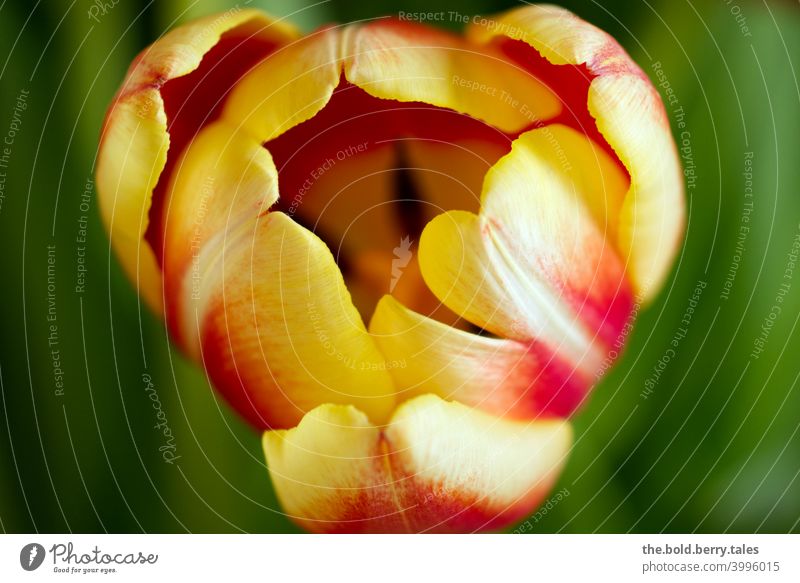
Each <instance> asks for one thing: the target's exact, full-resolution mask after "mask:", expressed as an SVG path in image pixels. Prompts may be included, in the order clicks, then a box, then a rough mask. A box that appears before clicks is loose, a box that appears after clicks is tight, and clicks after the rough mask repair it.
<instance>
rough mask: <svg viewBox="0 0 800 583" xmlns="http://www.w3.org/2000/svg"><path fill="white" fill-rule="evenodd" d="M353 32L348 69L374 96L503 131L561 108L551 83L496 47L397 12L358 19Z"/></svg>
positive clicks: (526, 124) (352, 79) (516, 128)
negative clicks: (400, 17) (402, 18)
mask: <svg viewBox="0 0 800 583" xmlns="http://www.w3.org/2000/svg"><path fill="white" fill-rule="evenodd" d="M349 35H350V36H349V39H348V40H349V44H348V45H347V47H346V52H347V55H348V59H347V61H346V63H345V76H346V77H347V80H348V81H350V82H351V83H354V84H356V85H358V86H359V87H362V88H363V89H364V90H365V91H367V92H368V93H370V94H371V95H374V96H375V97H381V98H384V99H395V100H398V101H421V102H424V103H430V104H432V105H436V106H439V107H447V108H450V109H453V110H455V111H458V112H460V113H465V114H468V115H470V116H472V117H475V118H477V119H481V120H484V121H486V122H488V123H490V124H492V125H494V126H495V127H497V128H499V129H501V130H503V131H506V132H518V131H521V130H522V129H524V128H526V127H529V126H530V125H531V124H533V123H534V122H535V121H537V120H545V119H549V118H552V117H554V116H555V115H557V114H558V113H559V111H560V110H561V104H560V102H559V100H558V98H557V97H556V96H555V95H554V94H553V93H552V91H550V89H548V88H547V87H546V86H545V85H544V84H542V83H541V82H539V80H538V79H536V77H534V76H532V75H531V74H529V73H528V72H527V71H525V70H524V69H522V68H521V67H518V66H516V65H514V64H512V63H510V62H509V60H508V59H507V58H506V57H505V56H504V55H503V54H502V53H501V52H500V51H498V50H496V49H494V48H492V47H487V46H478V45H475V44H472V43H470V42H468V41H466V40H465V39H463V38H461V37H458V36H456V35H453V34H449V33H446V32H444V31H441V30H437V29H435V28H433V27H428V26H422V25H418V24H413V23H408V22H399V21H392V20H381V21H375V22H371V23H368V24H364V25H361V26H358V27H354V28H353V29H352V30H350V31H349Z"/></svg>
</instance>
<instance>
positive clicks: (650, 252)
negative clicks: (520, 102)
mask: <svg viewBox="0 0 800 583" xmlns="http://www.w3.org/2000/svg"><path fill="white" fill-rule="evenodd" d="M467 35H468V37H469V38H471V39H473V40H474V41H476V42H479V43H488V42H489V41H491V40H493V39H496V38H497V37H503V36H505V37H507V38H511V39H516V40H519V41H521V42H524V43H526V44H528V45H530V46H531V47H533V48H534V49H536V51H538V52H539V53H540V54H541V55H542V56H544V57H545V58H546V59H547V60H548V61H549V62H550V63H553V64H556V65H585V66H586V68H587V69H588V71H589V73H590V74H591V75H592V76H593V77H594V78H593V80H592V82H591V85H590V87H589V93H588V104H587V106H588V108H589V111H590V113H591V114H592V116H593V117H594V118H595V119H596V122H597V127H598V129H599V131H600V133H601V134H602V135H603V136H604V137H605V139H606V140H607V141H608V143H609V144H610V145H611V147H612V148H613V149H614V151H615V152H616V154H617V156H619V159H620V160H621V161H622V163H623V164H624V165H625V167H626V168H627V169H628V172H629V173H630V176H631V185H630V189H629V191H628V193H627V195H626V197H625V199H624V203H623V205H622V208H621V212H620V217H619V226H618V229H617V232H618V247H619V248H620V249H621V254H622V258H623V260H624V261H626V263H628V271H629V273H630V277H631V279H632V280H633V282H634V285H635V289H636V291H637V292H640V293H641V294H642V296H643V297H644V298H651V297H652V296H653V295H654V294H655V293H656V292H657V291H658V289H659V288H660V285H661V283H662V282H663V280H664V278H665V277H666V275H667V272H668V271H669V268H670V266H671V264H672V260H673V258H674V256H675V253H676V251H677V248H678V245H679V243H680V239H681V237H682V233H683V225H684V222H685V203H684V199H683V178H682V176H681V169H680V163H679V161H678V156H677V152H676V149H675V144H674V142H673V140H672V136H671V133H670V128H669V123H668V120H667V117H666V114H665V112H664V106H663V104H662V102H661V99H660V97H659V95H658V92H657V91H656V90H655V88H654V87H653V86H652V84H651V83H650V81H649V80H648V79H647V76H646V75H645V74H644V73H643V72H642V71H641V69H639V67H638V66H637V65H636V64H635V63H634V62H633V61H632V60H631V59H630V57H629V56H628V55H627V54H626V53H625V51H624V50H623V49H622V48H621V47H620V46H619V44H618V43H617V42H616V41H615V40H614V39H613V38H611V37H610V36H609V35H608V34H606V33H605V32H603V31H601V30H599V29H597V28H596V27H594V26H592V25H590V24H588V23H587V22H584V21H583V20H581V19H580V18H578V17H577V16H575V15H574V14H572V13H570V12H569V11H567V10H565V9H562V8H559V7H555V6H525V7H521V8H518V9H515V10H511V11H509V12H506V13H504V14H501V15H499V16H498V17H496V18H494V19H485V20H484V21H479V22H478V23H477V24H475V25H473V26H471V27H470V28H469V29H468V31H467ZM520 64H521V65H522V66H524V65H525V63H520Z"/></svg>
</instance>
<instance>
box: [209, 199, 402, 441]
mask: <svg viewBox="0 0 800 583" xmlns="http://www.w3.org/2000/svg"><path fill="white" fill-rule="evenodd" d="M217 244H218V245H219V247H220V248H221V253H220V254H219V255H218V256H217V257H215V258H211V257H209V258H208V262H207V263H203V264H201V266H200V270H201V271H200V277H201V278H202V280H201V281H200V282H199V288H200V300H199V302H198V305H197V308H196V322H197V324H196V325H197V326H198V334H199V337H200V344H201V357H202V359H203V362H204V364H205V368H206V371H207V372H208V375H209V377H210V378H211V380H212V382H213V383H214V385H215V386H216V387H217V388H218V389H219V390H220V391H221V392H222V393H223V394H224V395H225V396H226V397H227V398H228V399H229V400H230V401H231V402H232V404H233V405H234V406H235V407H236V409H237V410H238V411H239V412H240V413H241V414H242V415H244V416H245V417H246V418H247V419H248V420H250V421H251V422H252V423H253V424H254V425H255V426H256V427H260V428H267V427H269V428H273V429H275V428H286V427H293V426H295V425H297V423H299V421H300V419H302V418H303V416H304V415H305V414H306V413H307V412H308V411H310V410H312V409H314V408H315V407H317V406H319V405H321V404H324V403H339V404H353V405H356V406H358V407H359V409H361V410H362V411H364V412H365V413H366V414H368V415H369V417H370V419H372V420H373V421H374V422H376V423H381V422H384V421H385V420H386V419H388V417H389V415H390V414H391V411H392V410H393V409H394V406H395V396H394V385H393V383H392V380H391V377H390V376H389V374H388V372H387V371H386V369H385V368H386V367H385V365H384V358H383V355H382V354H381V353H380V351H379V350H378V348H377V346H376V345H375V342H374V341H373V339H372V338H371V337H370V336H369V334H368V333H367V331H366V328H365V326H364V323H363V321H362V320H361V316H360V314H359V313H358V311H357V310H356V309H355V307H354V306H353V303H352V301H351V299H350V294H349V293H348V291H347V288H346V287H345V285H344V280H343V279H342V274H341V272H340V271H339V268H338V267H337V265H336V263H335V261H334V259H333V256H332V255H331V252H330V251H329V250H328V248H327V247H326V246H325V244H324V243H323V242H322V241H321V240H320V239H319V238H318V237H317V236H316V235H314V234H313V233H311V232H310V231H308V230H306V229H305V228H303V227H301V226H299V225H298V224H297V223H295V222H294V221H292V220H291V219H290V218H289V217H287V216H286V215H284V214H283V213H280V212H271V213H268V214H265V215H263V216H261V217H259V218H258V220H255V221H247V222H244V223H242V224H241V225H239V226H237V227H236V228H235V229H233V230H232V231H231V232H228V233H226V234H225V236H224V238H223V240H221V241H217ZM204 259H205V258H204Z"/></svg>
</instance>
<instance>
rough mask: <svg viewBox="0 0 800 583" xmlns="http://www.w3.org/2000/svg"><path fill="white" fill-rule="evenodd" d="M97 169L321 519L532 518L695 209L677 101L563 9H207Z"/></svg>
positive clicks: (190, 343)
mask: <svg viewBox="0 0 800 583" xmlns="http://www.w3.org/2000/svg"><path fill="white" fill-rule="evenodd" d="M97 187H98V190H99V193H100V200H101V208H102V216H103V219H104V222H105V224H106V226H107V230H108V233H109V236H110V238H111V242H112V244H113V247H114V249H115V250H116V253H117V254H118V256H119V259H120V262H121V264H122V267H123V268H124V270H125V271H126V273H127V275H128V276H129V277H130V278H131V280H132V281H133V282H134V283H135V285H136V287H137V290H138V292H139V294H140V295H141V297H142V298H143V299H144V300H145V302H146V303H147V304H148V305H149V306H150V307H151V308H152V310H153V311H154V312H155V313H156V314H159V315H161V316H162V317H163V318H164V320H165V322H166V324H167V326H168V328H169V330H170V333H171V336H172V338H173V339H174V341H175V342H176V343H177V344H178V345H179V346H180V348H181V349H182V351H183V352H184V353H185V354H186V355H188V357H189V358H191V359H193V360H195V361H197V362H198V363H200V364H202V366H203V367H204V369H205V371H206V373H207V375H208V377H209V379H210V380H211V382H212V384H213V385H214V386H215V388H216V389H217V390H218V391H219V392H220V393H221V394H222V395H223V396H224V397H225V398H226V399H227V400H228V401H229V402H230V404H231V405H232V406H233V407H234V408H235V409H236V410H237V411H238V412H239V413H240V414H241V415H242V416H243V417H244V418H245V419H246V420H248V421H249V422H250V423H251V424H252V425H253V426H255V427H256V428H257V429H259V430H263V431H264V433H263V447H264V451H265V454H266V460H267V465H268V468H269V472H270V475H271V477H272V481H273V484H274V486H275V489H276V492H277V494H278V497H279V499H280V501H281V503H282V505H283V508H284V510H285V511H286V513H287V514H288V515H289V516H290V517H291V518H292V519H293V520H295V521H296V522H297V523H299V524H300V525H302V526H303V527H305V528H306V529H308V530H311V531H316V532H398V531H399V532H430V531H446V532H473V531H481V530H496V529H500V528H503V527H505V526H507V525H509V524H511V523H512V522H514V521H517V520H520V519H521V518H523V517H525V516H526V515H528V514H529V513H531V512H532V511H533V510H535V508H536V507H537V506H538V505H539V504H540V503H542V501H543V500H544V498H545V497H546V496H547V493H548V491H549V490H550V489H551V488H552V487H553V485H554V484H555V482H556V480H557V479H558V476H559V473H560V470H561V468H562V467H563V465H564V463H565V460H566V458H567V456H568V454H569V451H570V448H571V445H572V429H571V424H570V417H571V415H572V414H573V413H574V412H575V411H576V410H577V409H578V407H579V406H580V405H581V404H582V403H583V402H584V401H585V399H586V397H587V395H588V394H589V391H590V389H591V388H592V386H593V385H594V384H595V383H596V382H597V380H598V379H599V378H600V377H601V376H602V374H603V373H604V372H605V371H606V370H607V369H608V368H609V366H610V365H611V363H612V362H613V361H614V360H615V359H616V357H617V356H618V355H619V354H620V352H621V351H622V348H623V346H624V344H625V341H626V338H627V335H628V333H629V331H630V328H631V323H632V321H633V319H634V317H635V315H636V314H637V313H638V308H639V306H640V304H642V303H647V302H648V301H649V300H650V299H651V298H652V297H653V296H654V294H655V293H656V292H657V291H658V289H659V287H660V286H661V285H662V283H663V281H664V279H665V278H666V276H667V274H668V271H669V269H670V266H671V263H672V260H673V258H674V255H675V253H676V249H677V247H678V245H679V241H680V238H681V236H682V229H683V221H684V203H683V192H682V179H681V173H680V167H679V163H678V160H677V155H676V149H675V146H674V142H673V141H672V138H671V134H670V130H669V126H668V121H667V118H666V115H665V111H664V107H663V104H662V102H661V100H660V98H659V96H658V93H657V92H656V90H655V89H654V87H653V86H652V85H651V83H650V82H649V80H648V79H647V77H646V76H645V74H644V73H643V72H642V71H641V70H640V69H639V68H638V67H637V65H636V64H634V63H633V61H632V60H631V59H630V57H629V56H628V55H627V54H626V53H625V52H624V50H623V49H622V48H621V47H620V46H619V44H617V42H616V41H614V40H613V39H612V38H611V37H610V36H609V35H607V34H606V33H604V32H602V31H600V30H598V29H597V28H595V27H593V26H592V25H590V24H588V23H586V22H584V21H582V20H580V19H579V18H577V17H576V16H574V15H573V14H571V13H569V12H567V11H566V10H563V9H560V8H555V7H550V6H526V7H522V8H519V9H515V10H512V11H510V12H507V13H505V14H502V15H500V16H497V17H496V18H486V17H480V18H475V19H472V20H471V23H470V24H469V25H468V27H467V30H466V31H465V34H464V35H463V36H460V35H455V34H451V33H449V32H444V31H441V30H437V29H435V28H432V27H428V26H426V25H422V24H419V23H413V22H405V21H401V20H396V19H385V20H376V21H371V22H363V23H356V24H352V25H347V26H341V27H333V26H332V27H325V28H322V29H319V30H317V31H316V32H314V33H312V34H309V35H307V36H302V35H301V34H299V33H298V31H296V30H295V29H294V28H293V27H292V26H291V25H289V24H287V23H286V22H284V21H282V20H275V19H272V18H270V17H268V16H265V15H263V14H262V13H260V12H257V11H252V10H233V11H229V12H227V13H225V14H222V15H219V16H212V17H209V18H206V19H202V20H198V21H195V22H192V23H189V24H186V25H184V26H181V27H179V28H177V29H175V30H173V31H171V32H169V33H168V34H166V35H165V36H163V37H162V38H161V39H160V40H158V41H157V42H156V43H155V44H153V45H152V46H151V47H149V48H148V49H146V50H145V51H144V52H143V53H141V54H140V55H139V57H138V58H137V59H136V60H135V61H134V63H133V64H132V66H131V68H130V70H129V72H128V75H127V77H126V79H125V81H124V82H123V84H122V87H121V89H120V90H119V92H118V94H117V96H116V97H115V99H114V101H113V103H112V105H111V107H110V110H109V112H108V114H107V118H106V120H105V124H104V129H103V133H102V138H101V144H100V150H99V157H98V166H97ZM365 322H368V325H366V324H365Z"/></svg>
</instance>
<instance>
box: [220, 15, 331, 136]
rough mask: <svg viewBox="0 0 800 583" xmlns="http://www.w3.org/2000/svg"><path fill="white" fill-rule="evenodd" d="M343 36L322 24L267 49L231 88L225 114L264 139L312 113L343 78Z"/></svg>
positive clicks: (319, 108)
mask: <svg viewBox="0 0 800 583" xmlns="http://www.w3.org/2000/svg"><path fill="white" fill-rule="evenodd" d="M340 36H341V34H340V32H339V30H338V29H335V28H329V29H322V30H319V31H317V32H314V33H312V34H310V35H308V36H306V37H303V38H301V39H299V40H297V41H295V42H293V43H291V44H288V45H286V46H284V47H281V48H280V49H278V50H277V51H275V52H274V53H272V54H271V55H269V56H268V57H267V58H266V59H264V60H263V61H262V62H261V63H260V64H259V65H258V66H256V67H254V68H253V69H252V70H251V71H250V72H249V73H248V74H247V75H245V76H244V77H243V78H242V79H241V80H240V81H239V82H238V83H237V84H236V87H234V88H233V90H232V91H231V93H230V96H229V97H228V100H227V102H226V104H225V109H224V112H223V114H222V115H223V117H224V118H225V119H226V120H227V121H228V122H229V123H230V124H231V125H234V126H237V127H238V126H241V127H243V128H245V129H246V130H247V131H249V132H250V133H251V134H252V135H253V136H254V137H255V138H256V139H257V140H258V141H260V142H266V141H268V140H271V139H273V138H275V137H276V136H278V135H280V134H282V133H284V132H285V131H287V130H288V129H290V128H292V127H294V126H296V125H297V124H299V123H301V122H303V121H305V120H308V119H310V118H312V117H313V116H314V115H316V114H317V112H319V111H320V110H321V109H322V108H323V107H324V106H325V104H327V103H328V101H329V100H330V97H331V94H332V93H333V90H334V89H335V88H336V85H338V83H339V78H340V76H341V70H342V65H341V60H340V59H341V57H340V53H341V51H340V43H341V39H340Z"/></svg>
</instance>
